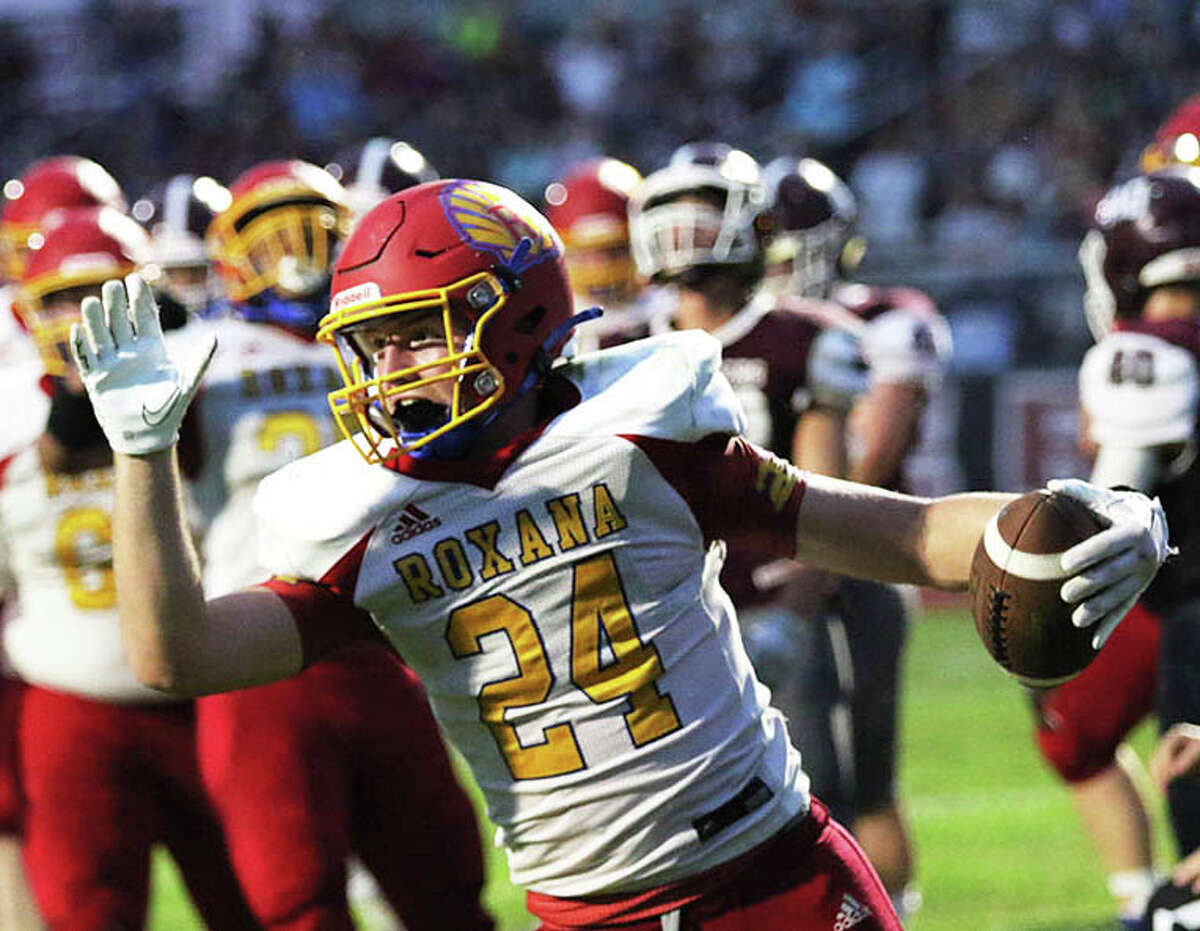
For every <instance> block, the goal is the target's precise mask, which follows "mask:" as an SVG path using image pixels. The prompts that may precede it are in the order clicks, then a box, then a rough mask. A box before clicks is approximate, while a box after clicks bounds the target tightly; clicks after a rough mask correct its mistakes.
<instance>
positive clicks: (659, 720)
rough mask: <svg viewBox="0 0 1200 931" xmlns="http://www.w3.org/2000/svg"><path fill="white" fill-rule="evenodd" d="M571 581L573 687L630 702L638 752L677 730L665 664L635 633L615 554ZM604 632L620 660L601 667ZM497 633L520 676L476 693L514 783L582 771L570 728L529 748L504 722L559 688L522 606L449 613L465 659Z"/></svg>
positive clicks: (589, 564)
mask: <svg viewBox="0 0 1200 931" xmlns="http://www.w3.org/2000/svg"><path fill="white" fill-rule="evenodd" d="M572 575H573V579H572V582H573V589H572V590H573V591H574V593H575V597H574V600H573V603H572V605H571V681H572V682H573V683H574V684H575V685H576V686H578V687H579V688H580V689H581V690H582V691H583V692H584V693H585V694H586V695H587V696H588V698H590V699H591V700H592V701H594V702H596V703H597V704H599V703H601V702H608V701H613V700H615V699H618V698H624V699H626V700H627V702H628V710H627V711H625V722H626V725H627V726H628V728H629V734H630V737H631V739H632V740H633V743H634V746H637V747H641V746H644V745H645V744H648V743H650V742H651V741H653V740H657V739H658V738H660V737H663V736H665V735H667V734H669V733H671V732H672V731H675V730H677V729H678V728H679V726H680V725H679V717H678V715H677V714H676V713H675V706H674V705H673V704H672V702H671V698H670V696H669V695H663V694H660V693H659V691H658V689H657V687H656V685H655V682H656V681H657V680H658V678H659V677H660V676H661V675H662V674H663V667H662V661H661V660H660V659H659V656H658V652H657V651H656V650H655V649H654V647H653V646H648V645H646V644H644V643H642V640H641V637H640V636H639V635H638V631H637V628H636V627H635V626H634V621H633V615H632V614H631V613H630V611H629V605H628V603H627V601H626V599H625V593H624V591H623V590H622V589H621V582H620V578H619V577H618V575H617V567H616V564H615V562H614V561H613V557H612V554H611V553H604V554H601V555H599V556H595V557H592V558H591V559H586V560H583V561H582V562H578V563H576V564H575V566H574V567H573V569H572ZM601 628H603V629H604V634H605V635H607V638H608V643H609V645H610V646H611V648H612V655H613V656H614V657H615V659H614V660H613V661H611V662H609V663H607V664H602V663H601V651H600V647H601V642H602V641H601ZM500 631H503V632H504V633H505V634H507V635H508V640H509V642H510V644H511V646H512V650H513V653H514V654H515V655H516V658H517V668H518V673H517V675H515V676H512V677H510V678H507V679H501V680H499V681H496V682H489V683H488V684H486V685H485V686H484V687H483V689H482V690H481V691H480V693H479V708H480V715H481V717H482V719H483V721H484V722H485V723H486V724H487V725H488V726H489V727H491V729H492V735H493V736H494V737H495V738H496V743H497V744H498V745H499V747H500V752H501V753H502V754H503V755H504V759H505V761H506V762H507V763H508V767H509V769H510V770H511V771H512V774H513V778H515V779H542V778H545V777H547V776H561V775H563V774H564V773H571V772H575V771H576V770H580V769H583V768H584V762H583V754H582V753H581V752H580V749H579V743H578V741H577V740H576V738H575V731H574V728H572V726H571V725H570V724H555V725H553V726H552V727H548V728H546V729H545V730H544V731H543V736H544V738H545V740H544V742H543V743H539V744H533V745H531V746H528V747H527V746H522V744H521V742H520V740H519V739H518V737H517V729H516V727H515V726H514V725H512V724H509V723H507V722H506V720H505V712H506V711H508V709H510V708H524V707H528V706H530V705H536V704H539V703H541V702H543V701H545V700H546V699H547V698H548V697H549V695H550V689H551V687H552V686H553V684H554V674H553V673H552V671H551V669H550V664H549V662H548V660H547V658H546V651H545V648H544V644H543V640H542V637H541V635H540V634H539V633H538V629H537V626H536V624H535V622H534V619H533V616H532V615H531V614H530V613H529V612H528V611H527V610H526V609H525V608H523V607H522V606H521V605H519V604H517V602H515V601H513V600H512V599H511V598H508V597H507V596H505V595H492V596H490V597H488V598H484V599H482V600H480V601H476V602H474V603H472V604H469V605H465V606H463V607H461V608H458V609H456V610H455V611H454V612H453V613H452V614H451V615H450V622H449V624H448V625H447V629H446V639H447V641H449V643H450V648H451V650H453V651H454V655H455V656H456V657H459V658H460V659H461V658H465V657H468V656H474V655H476V654H478V653H480V652H481V650H482V649H483V647H482V646H481V645H480V639H481V638H482V637H484V636H486V635H487V634H491V633H497V632H500Z"/></svg>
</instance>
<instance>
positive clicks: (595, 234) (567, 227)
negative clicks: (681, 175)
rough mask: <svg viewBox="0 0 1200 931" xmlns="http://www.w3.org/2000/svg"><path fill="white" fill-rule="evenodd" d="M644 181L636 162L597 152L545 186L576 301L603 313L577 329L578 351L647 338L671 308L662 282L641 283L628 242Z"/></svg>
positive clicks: (548, 210)
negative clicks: (633, 199)
mask: <svg viewBox="0 0 1200 931" xmlns="http://www.w3.org/2000/svg"><path fill="white" fill-rule="evenodd" d="M641 180H642V176H641V173H640V172H639V171H638V170H637V169H636V168H634V167H633V166H632V165H630V164H627V163H626V162H622V161H620V160H619V159H615V158H593V159H588V160H587V161H585V162H581V163H580V164H578V165H575V166H573V167H572V168H571V169H570V170H568V171H567V172H566V173H565V174H564V175H563V177H562V178H561V179H558V180H555V181H551V182H550V183H549V184H548V185H546V190H545V193H544V195H543V196H544V199H545V214H546V219H547V220H549V221H550V223H551V224H552V225H553V226H554V228H555V230H557V231H558V235H559V236H561V237H562V241H563V246H564V247H565V249H566V260H567V274H568V275H569V276H570V279H571V290H572V292H574V295H575V306H576V308H577V309H578V310H580V311H583V310H587V309H589V308H593V307H601V308H603V311H604V313H603V315H602V316H599V317H596V318H595V319H593V320H587V321H584V322H582V323H580V324H579V326H577V327H576V328H575V337H574V341H575V345H574V349H575V351H577V352H590V351H592V350H595V349H599V348H602V347H607V346H615V345H617V344H619V343H623V342H627V341H628V340H630V339H637V338H640V337H642V336H646V335H647V334H648V333H649V331H650V328H651V325H652V323H657V322H661V321H662V315H663V314H664V313H665V312H666V307H665V306H664V301H663V300H662V298H663V294H662V291H661V289H659V288H654V287H650V288H643V287H642V286H641V283H640V282H639V281H638V279H637V269H636V266H635V265H634V261H633V256H632V254H631V252H630V245H629V217H628V214H629V196H630V194H631V193H632V192H633V190H634V189H635V188H636V187H637V185H638V182H640V181H641Z"/></svg>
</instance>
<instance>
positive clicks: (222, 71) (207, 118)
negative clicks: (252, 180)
mask: <svg viewBox="0 0 1200 931" xmlns="http://www.w3.org/2000/svg"><path fill="white" fill-rule="evenodd" d="M1198 40H1200V4H1197V3H1195V2H1192V0H1157V2H1153V3H1150V2H1143V0H1063V2H1053V3H1052V2H1048V0H740V2H738V3H724V4H716V3H711V2H707V0H640V2H637V3H625V2H620V0H569V2H567V0H511V2H499V0H424V2H391V0H257V2H255V0H42V2H39V3H37V4H27V3H22V4H18V3H16V2H15V0H0V125H3V126H4V128H5V145H4V146H3V147H0V171H2V172H3V173H4V175H5V176H6V177H9V176H12V175H15V174H18V173H20V171H21V169H22V168H23V167H24V166H25V165H26V164H28V163H29V162H30V161H32V160H33V159H34V158H37V157H39V156H42V155H46V154H52V153H67V152H69V153H74V154H80V155H86V156H90V157H92V158H95V159H96V160H98V161H99V162H101V163H102V164H103V165H105V166H106V167H108V168H109V169H110V170H111V171H112V172H113V173H114V174H115V175H116V176H117V178H118V179H119V180H120V181H121V183H122V184H123V186H125V188H126V190H128V191H130V192H133V193H134V195H135V196H136V194H137V193H138V192H139V191H143V190H147V189H149V188H150V187H151V186H153V185H154V184H155V183H156V182H159V181H161V180H163V179H165V178H167V177H169V176H170V175H172V174H175V173H177V172H195V173H209V174H212V175H214V176H216V177H217V178H219V179H221V180H226V181H227V180H228V179H230V178H231V177H233V176H235V175H236V174H237V173H238V172H240V171H241V170H243V169H244V168H246V167H247V166H249V165H251V164H254V163H256V162H258V161H261V160H263V159H265V158H272V157H286V156H299V157H303V158H307V159H309V160H311V161H314V162H316V163H318V164H324V163H325V162H327V161H330V160H331V159H332V158H334V157H335V155H336V153H337V152H338V151H339V149H344V148H345V147H346V146H348V145H349V144H351V143H353V142H358V141H361V140H362V139H364V138H366V137H367V136H370V135H374V134H383V135H389V136H393V137H399V138H403V139H407V140H408V141H410V142H411V143H412V144H413V145H415V146H416V147H417V148H418V149H419V150H421V151H422V152H423V153H424V154H425V155H426V156H427V157H428V158H429V159H430V160H431V161H432V162H433V164H434V165H435V166H437V168H438V170H439V171H440V172H441V174H442V175H443V176H453V175H467V176H478V177H485V178H490V179H493V180H497V181H499V182H501V183H503V184H505V185H508V186H510V187H513V188H514V189H516V190H518V191H520V192H522V193H523V194H525V195H527V196H528V197H529V198H530V199H531V200H533V201H534V202H535V203H538V202H540V200H541V191H542V189H543V188H544V186H545V184H546V183H547V182H548V181H550V180H552V179H553V178H554V177H555V176H556V175H558V174H559V173H561V172H562V170H563V169H564V167H566V166H568V165H570V164H572V163H573V162H575V161H577V160H579V159H580V158H583V157H586V156H588V155H592V154H597V153H603V154H607V155H612V156H616V157H618V158H621V159H624V160H626V161H629V162H631V163H632V164H634V165H636V166H637V167H639V168H640V169H642V171H643V172H648V171H651V170H653V169H655V168H657V167H659V166H661V165H662V164H663V163H664V162H665V160H666V158H667V156H668V154H669V153H670V152H671V150H672V149H674V148H675V147H676V146H677V145H679V144H680V143H681V142H685V141H690V140H697V139H720V140H722V141H726V142H729V143H732V144H734V145H737V146H739V147H742V148H744V149H746V150H747V151H749V152H751V153H753V154H755V155H757V156H759V157H760V158H761V159H763V160H764V161H765V160H767V159H769V158H771V157H773V156H775V155H779V154H785V153H789V154H793V153H794V154H808V155H813V156H815V157H817V158H820V159H822V160H824V161H826V162H827V163H828V164H829V165H830V166H831V167H832V168H834V170H835V171H837V172H839V173H840V174H841V175H842V176H843V177H844V178H846V179H847V180H848V182H849V183H850V185H851V187H852V189H853V190H854V191H855V193H856V194H857V196H858V198H859V206H860V214H861V222H862V228H863V232H864V233H865V234H866V236H867V239H868V242H869V249H868V252H867V257H866V261H865V263H864V265H863V267H862V274H863V277H865V278H867V279H868V280H870V279H871V278H872V277H875V278H877V279H878V280H880V281H888V282H892V283H894V282H900V281H903V282H907V283H911V284H915V285H917V286H919V287H922V288H924V289H925V290H927V291H928V292H929V293H930V294H931V295H932V296H933V297H934V298H935V299H937V300H938V301H939V303H940V304H941V306H942V309H943V310H944V311H945V312H946V313H947V315H948V316H949V318H950V320H951V323H952V325H953V326H954V328H955V335H956V344H957V347H956V355H955V360H956V361H955V366H956V370H957V372H958V373H959V374H960V375H962V376H964V377H967V378H970V377H984V376H989V375H994V374H995V373H997V372H1000V371H1004V370H1006V369H1008V368H1010V367H1012V366H1014V365H1022V366H1030V365H1042V366H1045V365H1064V366H1065V365H1073V364H1074V363H1075V362H1077V360H1078V358H1079V357H1080V355H1081V354H1082V352H1083V349H1084V348H1085V347H1086V345H1087V343H1088V335H1087V331H1086V327H1085V325H1084V321H1083V315H1082V312H1081V310H1080V298H1081V294H1082V278H1081V276H1080V274H1079V272H1078V266H1077V264H1076V261H1075V250H1076V248H1077V245H1078V242H1079V239H1080V237H1081V235H1082V232H1083V230H1084V229H1085V227H1086V225H1087V223H1088V221H1089V219H1090V216H1091V211H1092V208H1093V207H1094V205H1095V203H1096V201H1097V200H1098V198H1099V197H1100V195H1101V194H1102V193H1103V192H1104V190H1105V189H1106V188H1107V186H1108V185H1109V184H1110V183H1111V182H1112V181H1113V179H1114V178H1115V177H1120V176H1122V175H1123V174H1128V173H1130V172H1132V171H1133V170H1134V168H1135V166H1136V160H1137V156H1138V154H1139V152H1140V151H1141V149H1142V147H1143V146H1144V145H1145V144H1146V142H1147V141H1149V139H1150V138H1151V137H1152V135H1153V132H1154V128H1155V127H1156V126H1157V124H1158V123H1159V122H1160V121H1161V119H1162V118H1163V116H1164V115H1165V114H1166V113H1167V112H1168V111H1169V110H1170V109H1171V108H1172V107H1173V106H1174V105H1175V104H1176V103H1178V102H1179V101H1180V100H1181V99H1183V98H1184V97H1185V96H1187V95H1188V94H1190V93H1193V92H1195V91H1197V90H1198V89H1200V65H1198V64H1197V62H1196V59H1195V55H1194V49H1195V47H1196V43H1197V41H1198Z"/></svg>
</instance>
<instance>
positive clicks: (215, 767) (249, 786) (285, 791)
mask: <svg viewBox="0 0 1200 931" xmlns="http://www.w3.org/2000/svg"><path fill="white" fill-rule="evenodd" d="M349 222H350V213H349V210H348V204H347V198H346V195H345V192H344V190H343V188H342V186H341V185H340V184H339V183H338V182H337V181H335V180H334V178H333V177H332V176H331V175H330V174H328V173H327V172H325V171H324V170H322V169H320V168H318V167H317V166H315V165H310V164H308V163H306V162H299V161H273V162H265V163H263V164H260V165H257V166H254V167H253V168H251V169H249V170H248V171H247V172H245V173H244V174H243V175H241V176H240V177H239V178H237V179H236V180H235V181H234V182H233V184H232V185H231V186H230V197H229V201H228V204H227V205H226V207H225V209H224V210H223V211H221V212H220V213H218V214H217V215H216V216H215V217H214V218H213V220H212V223H211V225H210V227H209V230H210V231H209V236H208V239H209V242H210V244H211V251H212V255H213V257H214V259H215V261H216V267H217V271H218V273H219V275H220V277H221V280H222V281H223V282H224V284H225V288H226V290H227V291H228V293H229V295H230V298H231V306H232V309H233V316H229V317H225V318H221V319H217V320H212V321H209V322H207V323H202V324H199V326H200V327H202V328H206V329H208V330H211V331H212V332H213V333H214V334H215V335H216V337H217V338H218V339H219V341H220V344H221V347H222V352H221V355H220V356H219V357H218V358H217V360H216V362H215V364H214V365H213V366H212V367H211V368H210V369H209V371H208V375H207V378H206V379H205V382H204V397H203V403H202V404H200V406H199V408H198V414H199V422H200V427H201V436H202V438H203V446H204V455H205V463H204V467H203V469H202V471H201V474H200V476H199V478H198V479H197V481H196V483H195V485H194V486H193V488H194V492H195V499H196V501H197V503H198V505H199V510H200V511H201V513H202V514H203V515H204V516H205V517H206V519H207V532H206V534H205V538H204V546H203V555H204V585H205V590H206V592H207V593H208V595H209V596H210V597H213V596H217V595H222V594H225V593H227V592H230V591H235V590H237V589H239V588H242V587H244V586H246V585H250V584H253V583H254V582H257V581H261V580H262V579H263V578H265V577H266V576H267V575H268V574H269V572H268V570H266V569H264V568H263V567H262V565H261V564H260V563H259V562H258V561H256V560H255V559H254V552H253V546H252V541H253V540H254V536H255V526H254V514H253V511H252V508H251V503H252V500H253V498H254V494H255V491H256V490H257V488H258V484H259V482H260V481H261V480H262V479H263V478H264V477H265V476H266V475H268V474H270V473H271V472H274V471H275V470H276V469H279V468H280V467H281V466H284V465H286V464H287V463H289V462H292V461H293V460H295V459H298V458H300V457H302V456H306V455H308V454H310V453H314V452H316V451H317V450H319V449H322V448H323V447H325V446H328V445H330V444H331V443H332V442H333V441H334V440H335V438H336V437H337V436H338V428H337V426H336V424H335V422H334V418H333V416H332V414H331V413H330V410H329V404H328V402H327V400H326V397H327V395H328V393H329V391H330V390H331V389H332V388H334V387H336V385H337V384H339V383H340V378H339V377H338V373H337V370H336V368H334V366H333V365H332V363H333V359H332V358H331V357H330V354H329V351H328V350H327V349H326V348H325V347H323V346H320V345H318V344H317V343H315V342H314V341H313V336H314V335H315V332H316V324H317V322H318V321H319V320H320V318H321V315H322V314H323V313H324V311H325V309H326V308H327V307H328V302H329V274H330V270H331V267H332V261H333V255H334V254H335V253H336V251H337V248H338V247H339V246H340V244H341V242H342V241H343V240H344V238H345V235H346V231H347V227H348V226H349ZM199 338H200V337H197V339H199ZM378 708H388V709H389V713H388V714H386V715H380V714H377V713H375V712H376V709H378ZM197 720H198V730H199V740H200V761H201V768H202V771H203V773H204V777H205V781H206V783H207V785H208V787H209V789H210V791H211V792H212V794H213V797H214V799H215V800H216V803H217V807H218V809H219V810H220V812H221V816H222V820H223V822H224V824H225V829H226V834H227V835H228V837H229V843H230V849H231V851H232V854H233V859H234V865H235V867H236V868H237V871H238V876H239V878H240V879H241V881H242V884H243V887H244V888H245V890H246V895H247V897H248V898H249V900H250V904H251V906H252V907H253V909H254V911H255V914H256V915H257V916H258V918H259V920H260V921H261V922H262V923H263V925H264V926H265V927H266V928H269V929H271V931H340V929H347V931H348V929H350V928H351V927H352V921H351V916H350V909H349V906H348V903H347V901H346V870H347V860H348V858H349V857H350V855H351V854H352V853H354V854H357V855H358V857H359V859H361V860H362V861H363V862H364V863H365V864H366V866H367V867H368V868H369V870H370V871H371V873H372V874H373V875H374V876H375V877H376V879H377V880H378V884H379V886H380V887H381V889H382V892H383V894H384V899H385V900H386V902H387V903H388V904H389V905H390V906H391V908H392V909H393V910H394V911H395V912H397V913H398V914H399V916H400V918H401V919H402V920H403V923H404V927H405V928H407V929H408V931H434V929H442V928H457V929H462V931H469V929H478V931H483V929H487V928H490V927H491V926H492V922H491V919H490V918H489V917H488V916H487V915H486V914H485V912H484V911H483V908H482V905H481V904H480V901H479V898H480V893H481V889H482V884H483V860H482V855H481V853H480V845H479V837H478V831H477V827H476V824H475V816H474V811H473V809H472V808H471V806H470V803H469V801H468V799H467V797H466V795H465V794H464V793H463V792H462V790H461V789H460V788H459V787H458V785H457V784H456V783H455V781H454V777H453V774H452V772H451V768H450V763H449V760H448V759H447V757H446V753H445V749H444V747H443V746H442V743H441V741H440V738H439V735H438V733H437V728H436V726H435V724H434V722H433V719H432V716H431V715H430V713H429V708H428V705H427V702H426V700H425V697H424V695H423V694H422V692H421V688H420V684H419V682H418V681H417V680H416V677H415V675H414V674H413V673H412V672H411V671H410V670H408V669H406V668H404V667H403V666H402V665H401V664H400V663H398V662H397V661H396V658H395V656H394V655H393V653H392V651H391V650H389V649H387V648H386V647H384V646H382V645H378V644H376V645H371V644H366V645H362V646H360V647H358V648H356V649H355V650H353V651H349V652H347V653H346V654H345V655H342V656H334V657H329V658H328V659H326V660H324V661H323V662H320V663H315V664H313V665H312V666H311V667H310V668H309V669H307V670H306V671H305V672H304V673H303V674H301V675H299V676H295V677H293V678H290V679H288V680H286V681H283V682H279V683H275V684H273V685H269V686H264V687H263V688H259V689H247V690H242V691H239V692H235V693H231V694H228V695H217V696H212V697H210V698H205V699H203V700H201V701H200V702H198V709H197Z"/></svg>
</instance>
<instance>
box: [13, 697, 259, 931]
mask: <svg viewBox="0 0 1200 931" xmlns="http://www.w3.org/2000/svg"><path fill="white" fill-rule="evenodd" d="M18 739H19V741H20V753H21V766H22V773H21V776H22V781H23V786H24V789H25V798H26V807H25V833H24V854H25V869H26V872H27V873H28V875H29V881H30V884H31V886H32V888H33V893H34V897H35V898H36V899H37V904H38V907H39V909H40V910H41V912H42V915H43V917H44V918H45V920H46V923H47V925H48V927H49V928H50V929H51V931H115V929H121V931H126V929H128V931H135V929H138V928H141V927H142V926H143V925H144V923H145V919H146V900H147V894H148V889H149V881H150V848H151V846H152V844H153V843H154V842H155V841H160V842H162V843H163V844H165V845H166V846H167V848H168V850H170V852H171V855H172V856H173V857H174V859H175V862H176V863H177V864H178V865H179V869H180V872H181V874H182V875H183V878H184V881H185V882H186V883H187V886H188V889H189V891H190V892H191V895H192V900H193V901H194V902H195V904H196V908H197V910H198V911H199V912H200V914H201V916H202V917H203V918H204V920H205V922H206V924H207V926H208V927H209V928H210V929H212V931H223V929H236V931H250V929H256V928H257V927H258V925H257V923H256V922H255V921H254V919H253V918H252V916H251V915H250V912H249V909H248V908H247V907H246V904H245V901H244V900H243V898H242V896H241V892H240V890H239V889H238V885H237V881H236V879H235V878H234V875H233V871H232V869H231V868H230V865H229V860H228V856H227V854H226V851H225V846H224V842H223V840H222V837H221V830H220V826H219V823H218V821H217V819H216V817H215V815H214V813H213V810H212V808H211V806H210V804H209V802H208V800H207V798H206V797H205V795H204V791H203V789H202V787H201V784H200V776H199V772H198V769H197V766H196V754H195V729H194V717H193V709H192V705H191V703H190V702H181V703H179V704H171V705H155V706H125V705H114V704H109V703H107V702H99V701H92V700H89V699H85V698H79V697H76V696H73V695H67V694H64V693H61V692H54V691H50V690H48V689H43V688H38V687H36V686H29V687H28V688H27V689H26V690H25V695H24V700H23V702H22V706H21V717H20V727H19V733H18Z"/></svg>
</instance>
